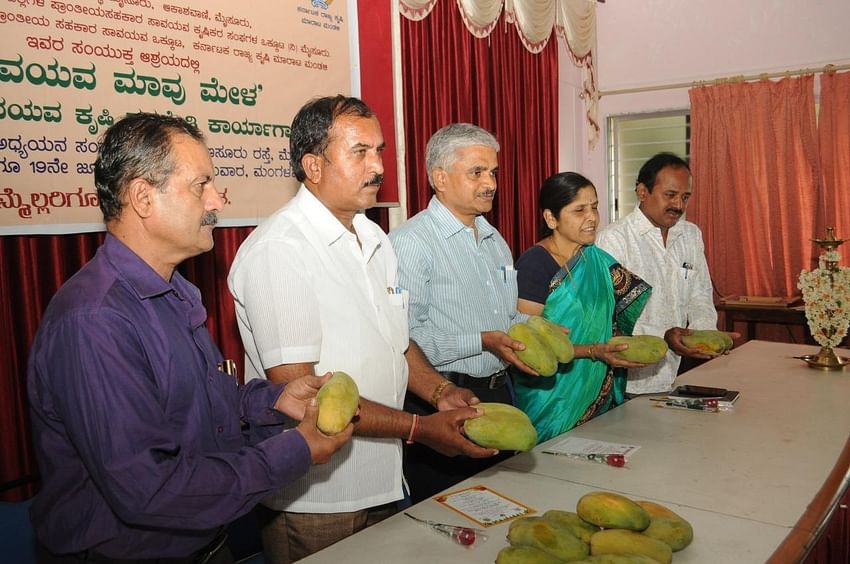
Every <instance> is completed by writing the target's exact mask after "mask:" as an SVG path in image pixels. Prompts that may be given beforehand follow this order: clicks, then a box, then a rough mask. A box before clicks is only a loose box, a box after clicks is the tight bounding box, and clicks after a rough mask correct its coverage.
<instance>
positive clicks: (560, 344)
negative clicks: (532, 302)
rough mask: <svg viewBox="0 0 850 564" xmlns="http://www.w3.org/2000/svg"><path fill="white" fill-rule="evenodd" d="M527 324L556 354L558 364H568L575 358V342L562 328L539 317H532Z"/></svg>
mask: <svg viewBox="0 0 850 564" xmlns="http://www.w3.org/2000/svg"><path fill="white" fill-rule="evenodd" d="M526 323H528V326H529V327H531V328H532V329H534V330H535V331H537V334H538V335H539V336H540V338H541V339H542V340H543V342H544V343H546V345H548V346H549V348H550V349H551V350H552V352H553V353H555V358H557V359H558V362H560V363H567V362H570V361H571V360H572V359H573V358H574V357H575V355H576V353H575V349H574V348H573V342H572V341H571V340H570V337H569V335H567V334H566V333H564V332H563V331H562V330H561V328H560V326H558V325H557V324H555V323H552V322H551V321H549V320H548V319H545V318H543V317H540V316H539V315H532V316H531V317H529V318H528V321H526Z"/></svg>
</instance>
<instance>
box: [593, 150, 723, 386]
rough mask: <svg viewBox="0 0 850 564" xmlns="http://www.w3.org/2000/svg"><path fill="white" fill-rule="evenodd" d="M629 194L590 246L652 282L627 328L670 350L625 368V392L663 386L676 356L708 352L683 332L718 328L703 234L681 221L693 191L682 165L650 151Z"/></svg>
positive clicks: (673, 376) (669, 381) (674, 366)
mask: <svg viewBox="0 0 850 564" xmlns="http://www.w3.org/2000/svg"><path fill="white" fill-rule="evenodd" d="M636 192H637V197H638V200H639V201H640V204H639V206H638V207H637V208H635V209H634V211H632V213H630V214H629V215H627V216H625V217H623V218H621V219H619V220H618V221H616V222H614V223H612V224H610V225H608V226H606V227H605V228H604V229H603V230H602V231H600V232H599V234H598V236H597V238H596V244H597V246H599V247H600V248H602V249H604V250H605V251H608V253H610V254H611V255H612V256H613V257H614V258H616V259H617V260H618V261H620V263H621V264H622V265H623V266H624V267H626V268H627V269H629V270H631V271H632V272H634V273H635V274H637V275H638V276H640V277H641V278H643V279H644V280H646V282H647V283H649V285H650V286H652V296H651V297H650V298H649V302H648V303H647V305H646V308H644V310H643V313H642V314H641V316H640V318H638V321H637V323H636V325H635V328H634V334H635V335H657V336H659V337H661V336H663V337H664V339H665V340H666V341H667V344H668V345H669V347H670V350H669V351H668V353H667V358H665V359H664V360H662V361H661V362H659V363H657V364H653V365H650V366H647V367H645V368H634V369H630V370H629V381H628V384H627V385H626V393H627V394H629V395H636V394H647V393H656V392H667V391H669V390H670V389H671V388H672V386H673V381H674V380H675V379H676V374H677V373H678V370H679V363H680V362H681V359H682V357H683V356H687V357H693V358H698V359H708V358H711V356H710V355H707V354H705V353H703V352H702V351H700V350H698V349H692V348H689V347H687V346H685V345H684V344H683V343H682V336H683V335H689V334H690V333H691V331H692V330H693V329H716V328H717V310H716V309H715V308H714V300H713V299H712V292H713V287H712V283H711V277H710V276H709V273H708V264H707V263H706V260H705V248H704V245H703V241H702V233H701V232H700V229H699V227H697V226H696V225H694V224H693V223H691V222H689V221H687V220H685V219H682V217H683V216H684V214H685V210H686V209H687V207H688V200H689V199H690V197H691V195H692V193H693V189H692V188H691V172H690V169H689V168H688V164H687V163H686V162H685V161H684V160H682V159H681V158H679V157H678V156H676V155H674V154H672V153H659V154H657V155H655V156H654V157H652V158H651V159H649V160H648V161H647V162H646V163H644V165H643V166H642V167H641V169H640V172H639V173H638V178H637V188H636Z"/></svg>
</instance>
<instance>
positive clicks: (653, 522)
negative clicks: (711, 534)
mask: <svg viewBox="0 0 850 564" xmlns="http://www.w3.org/2000/svg"><path fill="white" fill-rule="evenodd" d="M637 504H638V505H640V506H641V507H643V508H644V509H646V512H647V513H649V519H650V522H649V527H647V528H646V529H645V530H644V531H643V534H644V535H646V536H648V537H652V538H654V539H656V540H660V541H661V542H664V543H666V544H668V545H670V548H672V549H673V552H678V551H680V550H682V549H683V548H685V547H686V546H688V545H689V544H691V542H692V541H693V540H694V529H693V527H691V524H690V523H688V522H687V521H686V520H685V519H683V518H682V517H680V516H679V515H678V514H677V513H675V512H673V511H670V510H669V509H667V508H666V507H664V506H663V505H660V504H658V503H654V502H652V501H638V502H637Z"/></svg>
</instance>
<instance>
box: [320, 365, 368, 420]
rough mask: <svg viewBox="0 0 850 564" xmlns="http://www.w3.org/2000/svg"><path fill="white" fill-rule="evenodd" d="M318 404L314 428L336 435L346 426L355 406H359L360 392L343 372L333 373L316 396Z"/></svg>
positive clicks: (355, 410)
mask: <svg viewBox="0 0 850 564" xmlns="http://www.w3.org/2000/svg"><path fill="white" fill-rule="evenodd" d="M316 401H317V402H318V404H319V418H318V421H317V422H316V426H317V427H318V428H319V430H320V431H321V432H323V433H324V434H326V435H336V434H337V433H340V432H341V431H342V430H343V429H345V428H346V426H348V424H349V423H350V422H351V419H352V418H353V417H354V414H355V413H357V406H358V405H359V404H360V391H359V390H358V389H357V384H356V383H355V382H354V380H353V379H352V378H351V376H349V375H348V374H346V373H345V372H334V373H333V375H332V376H331V378H330V380H328V381H327V382H325V383H324V384H323V385H322V387H321V388H320V389H319V393H318V394H316Z"/></svg>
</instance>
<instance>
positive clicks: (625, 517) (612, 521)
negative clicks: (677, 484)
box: [576, 492, 650, 536]
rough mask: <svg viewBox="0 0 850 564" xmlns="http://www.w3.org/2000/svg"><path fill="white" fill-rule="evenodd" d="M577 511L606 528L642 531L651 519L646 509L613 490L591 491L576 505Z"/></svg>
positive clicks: (588, 519)
mask: <svg viewBox="0 0 850 564" xmlns="http://www.w3.org/2000/svg"><path fill="white" fill-rule="evenodd" d="M576 513H578V516H579V517H581V518H582V519H584V520H585V521H587V522H588V523H591V524H593V525H598V526H599V527H604V528H606V529H630V530H633V531H642V530H644V529H646V528H647V527H649V521H650V519H649V513H647V512H646V509H644V508H643V507H641V506H640V505H638V504H637V503H635V502H634V501H632V500H630V499H629V498H627V497H625V496H622V495H620V494H616V493H613V492H590V493H588V494H585V495H583V496H582V497H581V499H579V500H578V504H577V505H576ZM597 534H598V533H597ZM594 536H595V535H594Z"/></svg>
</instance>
